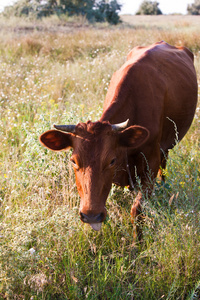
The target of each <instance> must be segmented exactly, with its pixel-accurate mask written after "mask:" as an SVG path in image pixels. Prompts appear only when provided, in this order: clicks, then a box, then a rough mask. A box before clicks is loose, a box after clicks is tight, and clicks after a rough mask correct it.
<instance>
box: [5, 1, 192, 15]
mask: <svg viewBox="0 0 200 300" xmlns="http://www.w3.org/2000/svg"><path fill="white" fill-rule="evenodd" d="M16 1H17V0H0V11H2V10H3V9H4V7H5V6H7V5H12V3H13V2H16ZM151 1H153V0H151ZM157 1H158V2H159V8H160V9H161V11H162V13H163V14H170V13H182V14H186V13H187V4H189V3H194V0H157ZM118 2H119V3H122V4H123V7H122V11H121V13H124V14H135V13H136V11H137V10H138V8H139V6H140V4H141V3H142V2H143V0H118Z"/></svg>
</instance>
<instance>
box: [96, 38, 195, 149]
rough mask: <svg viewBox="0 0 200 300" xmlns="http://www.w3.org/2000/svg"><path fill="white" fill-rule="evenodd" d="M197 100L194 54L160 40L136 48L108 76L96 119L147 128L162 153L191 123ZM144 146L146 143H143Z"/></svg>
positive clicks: (150, 140)
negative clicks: (99, 113)
mask: <svg viewBox="0 0 200 300" xmlns="http://www.w3.org/2000/svg"><path fill="white" fill-rule="evenodd" d="M196 103H197V79H196V72H195V69H194V65H193V54H192V53H191V52H190V51H189V50H188V49H187V48H184V47H173V46H170V45H169V44H167V43H165V42H159V43H156V44H153V45H151V46H150V47H136V48H134V49H133V50H132V51H131V52H130V53H129V54H128V59H127V61H126V63H125V64H124V65H123V66H122V67H121V68H120V69H119V70H118V71H117V72H116V73H115V74H114V75H113V77H112V80H111V84H110V87H109V90H108V93H107V96H106V99H105V103H104V112H103V115H102V118H101V120H109V121H110V122H111V123H117V122H121V121H124V120H126V119H128V118H129V119H130V125H132V124H137V125H142V126H144V127H146V128H148V129H149V131H150V139H149V143H152V142H153V141H155V140H156V139H157V142H159V143H160V147H161V148H162V149H163V150H164V151H165V150H167V149H170V148H172V147H173V145H174V144H175V138H176V135H177V134H178V139H179V140H181V139H182V138H183V136H184V135H185V133H186V132H187V130H188V128H189V127H190V125H191V123H192V120H193V117H194V112H195V108H196ZM144 147H145V146H144Z"/></svg>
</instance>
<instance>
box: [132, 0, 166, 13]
mask: <svg viewBox="0 0 200 300" xmlns="http://www.w3.org/2000/svg"><path fill="white" fill-rule="evenodd" d="M158 5H159V3H158V2H157V1H146V0H145V1H143V2H142V4H141V5H140V8H139V10H138V12H137V13H136V15H162V12H161V10H160V8H159V7H158Z"/></svg>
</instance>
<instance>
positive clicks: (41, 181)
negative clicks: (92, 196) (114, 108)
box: [0, 16, 200, 300]
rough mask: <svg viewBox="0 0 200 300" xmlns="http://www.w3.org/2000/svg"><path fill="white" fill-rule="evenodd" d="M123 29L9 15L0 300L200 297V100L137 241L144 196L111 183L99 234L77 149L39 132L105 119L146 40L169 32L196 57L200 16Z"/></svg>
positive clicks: (135, 20)
mask: <svg viewBox="0 0 200 300" xmlns="http://www.w3.org/2000/svg"><path fill="white" fill-rule="evenodd" d="M122 19H123V22H122V23H121V24H119V25H117V26H115V27H111V26H109V25H107V24H100V25H96V24H93V25H91V24H87V22H86V21H85V20H84V19H78V20H76V21H74V20H73V19H69V20H66V19H57V18H56V17H52V18H50V19H45V20H41V21H37V22H36V21H34V20H29V21H27V20H23V19H21V20H19V19H10V20H9V19H4V18H3V17H0V116H1V118H0V132H1V135H0V145H1V152H0V299H7V300H14V299H16V300H21V299H31V300H40V299H49V300H50V299H51V300H52V299H53V300H54V299H59V300H65V299H72V300H76V299H77V300H78V299H90V300H92V299H93V300H94V299H101V300H104V299H109V300H111V299H112V300H116V299H126V300H127V299H128V300H129V299H130V300H133V299H134V300H135V299H137V300H139V299H141V300H146V299H147V300H151V299H152V300H153V299H154V300H155V299H156V300H158V299H165V300H166V299H168V300H169V299H171V300H172V299H175V300H178V299H182V300H195V299H200V106H199V105H198V107H197V110H196V114H195V118H194V122H193V124H192V126H191V128H190V130H189V132H188V134H187V135H186V136H185V138H184V139H183V140H182V141H181V142H180V143H179V144H178V145H176V147H175V148H174V149H173V150H172V151H171V152H170V156H169V160H168V165H167V169H166V183H165V184H161V183H160V182H159V181H157V182H156V184H155V190H154V193H153V195H152V197H151V198H150V199H146V200H145V203H144V209H145V213H146V222H145V225H144V242H143V244H142V245H138V244H134V243H133V230H132V224H131V219H130V208H131V204H132V202H133V200H134V194H132V193H130V192H129V190H128V189H127V188H124V189H121V188H118V187H116V186H113V187H112V189H111V192H110V195H109V198H108V200H107V209H108V215H109V218H108V219H107V220H106V222H105V223H104V224H103V226H102V230H101V231H100V232H94V231H92V230H91V228H90V227H89V226H87V225H83V224H82V223H81V221H80V219H79V214H78V210H79V196H78V193H77V190H76V184H75V179H74V174H73V169H72V166H71V163H70V162H69V157H70V151H69V152H67V153H64V152H63V153H53V152H50V151H48V150H47V149H44V148H43V147H42V146H41V145H40V143H39V140H38V138H39V135H40V134H41V133H43V132H44V131H46V130H48V129H50V128H52V126H53V124H54V123H57V124H59V123H60V124H61V123H65V124H69V123H74V124H76V123H78V122H79V121H87V120H92V121H96V120H98V119H99V117H100V116H101V113H102V107H103V102H104V99H105V95H106V91H107V89H108V85H109V82H110V79H111V76H112V74H113V73H114V71H115V70H117V69H118V68H119V67H120V66H121V65H122V64H123V63H124V61H125V59H126V55H127V54H128V52H129V51H130V50H131V49H132V48H133V47H134V46H137V45H141V46H145V45H149V44H151V43H154V42H156V41H160V40H165V41H166V42H168V43H170V44H173V45H178V46H180V45H183V46H187V47H188V48H189V49H190V50H191V51H193V53H194V55H195V67H196V71H197V77H198V82H199V84H200V27H199V17H195V16H193V17H191V16H159V17H151V16H149V17H143V16H123V17H122Z"/></svg>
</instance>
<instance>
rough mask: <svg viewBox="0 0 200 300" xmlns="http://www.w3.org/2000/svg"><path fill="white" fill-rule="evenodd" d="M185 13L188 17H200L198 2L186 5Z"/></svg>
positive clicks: (198, 0)
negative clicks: (186, 12)
mask: <svg viewBox="0 0 200 300" xmlns="http://www.w3.org/2000/svg"><path fill="white" fill-rule="evenodd" d="M187 11H188V14H189V15H200V0H195V1H194V3H192V4H188V6H187Z"/></svg>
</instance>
